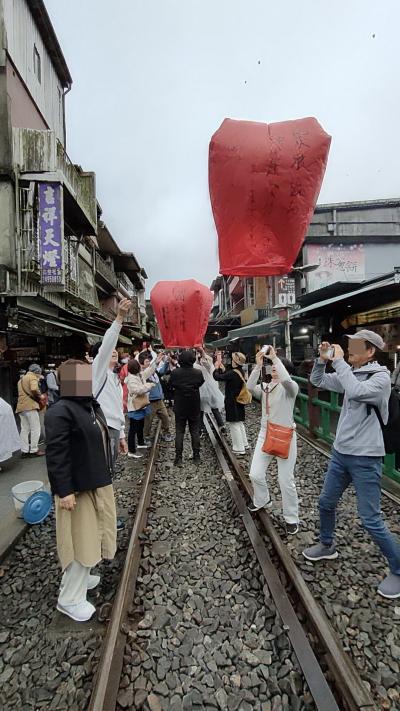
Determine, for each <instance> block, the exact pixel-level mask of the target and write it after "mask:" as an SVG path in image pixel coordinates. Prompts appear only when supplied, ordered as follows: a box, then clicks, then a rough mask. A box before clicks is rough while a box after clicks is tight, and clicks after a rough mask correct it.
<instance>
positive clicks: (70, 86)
mask: <svg viewBox="0 0 400 711" xmlns="http://www.w3.org/2000/svg"><path fill="white" fill-rule="evenodd" d="M71 89H72V84H68V86H67V88H66V89H65V91H63V95H62V97H63V134H64V150H65V151H67V125H66V122H65V97H66V96H67V94H68V93H69V92H70V91H71Z"/></svg>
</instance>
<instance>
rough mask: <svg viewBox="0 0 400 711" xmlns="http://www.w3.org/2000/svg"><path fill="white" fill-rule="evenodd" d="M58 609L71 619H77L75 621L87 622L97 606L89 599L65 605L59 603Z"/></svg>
mask: <svg viewBox="0 0 400 711" xmlns="http://www.w3.org/2000/svg"><path fill="white" fill-rule="evenodd" d="M57 610H58V611H59V612H62V613H63V615H67V616H68V617H70V618H71V620H75V622H87V621H88V620H90V618H91V617H93V615H94V613H95V612H96V608H95V606H94V605H92V604H91V603H90V602H88V601H87V600H85V601H84V602H79V603H78V604H77V605H64V606H63V605H60V603H57Z"/></svg>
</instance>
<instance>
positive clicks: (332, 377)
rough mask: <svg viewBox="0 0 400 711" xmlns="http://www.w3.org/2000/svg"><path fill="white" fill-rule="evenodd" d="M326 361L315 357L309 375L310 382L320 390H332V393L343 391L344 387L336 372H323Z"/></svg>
mask: <svg viewBox="0 0 400 711" xmlns="http://www.w3.org/2000/svg"><path fill="white" fill-rule="evenodd" d="M325 368H326V361H324V360H321V359H320V358H317V360H316V361H315V363H314V367H313V369H312V371H311V375H310V383H311V384H312V385H315V387H316V388H320V390H332V391H333V392H334V393H343V392H344V388H343V385H342V384H341V382H340V378H339V376H338V375H337V374H336V373H325Z"/></svg>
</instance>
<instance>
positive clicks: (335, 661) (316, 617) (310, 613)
mask: <svg viewBox="0 0 400 711" xmlns="http://www.w3.org/2000/svg"><path fill="white" fill-rule="evenodd" d="M205 421H206V427H207V431H208V433H209V435H210V432H211V427H212V430H213V431H212V432H211V435H212V437H213V438H214V440H215V441H216V440H218V441H219V443H220V445H221V446H220V447H219V448H220V449H221V447H222V448H223V450H224V452H225V455H226V457H227V458H228V460H229V462H230V465H231V467H232V469H233V471H234V473H235V474H236V476H237V478H238V479H239V481H240V483H241V484H242V486H243V488H244V490H245V492H246V494H247V495H248V496H249V497H250V498H252V494H253V489H252V486H251V483H250V481H249V479H248V477H247V476H246V475H245V474H244V471H243V469H242V467H241V466H240V464H239V462H238V460H237V459H236V457H235V456H234V454H233V453H232V452H231V450H230V447H229V445H228V443H227V441H226V440H225V438H224V437H223V436H222V435H221V434H220V432H219V431H218V428H217V427H216V424H215V422H214V421H213V419H212V418H211V417H209V416H207V417H206V418H205ZM212 437H211V436H210V439H211V441H212ZM217 456H218V453H217ZM218 458H219V460H220V457H218ZM222 460H223V461H224V462H225V459H224V458H223V457H222ZM220 461H221V460H220ZM221 466H222V462H221ZM225 467H226V463H225ZM225 472H226V473H225ZM224 474H225V477H226V479H227V481H228V485H229V487H230V488H231V491H232V481H233V477H232V474H231V472H230V470H229V475H230V478H229V475H228V472H227V471H226V469H225V470H224ZM230 479H231V480H232V481H230ZM238 493H239V490H238ZM239 496H240V498H241V499H242V502H243V505H244V506H245V513H246V516H244V517H243V521H244V524H245V526H246V520H248V516H250V518H251V515H250V513H249V512H248V509H247V506H246V505H245V504H244V500H243V498H242V496H241V494H240V493H239ZM242 511H243V506H241V512H242ZM258 518H259V520H260V522H261V524H262V527H263V528H264V530H265V532H266V533H267V534H268V536H269V538H270V541H271V543H272V545H273V547H274V549H275V551H276V553H277V554H278V557H279V559H280V561H281V563H282V565H283V567H284V569H285V571H286V574H287V576H288V578H289V580H290V582H291V584H292V585H293V587H294V588H295V590H296V592H297V595H298V597H299V599H300V601H301V603H302V605H303V607H304V609H305V611H306V614H307V618H308V620H309V621H310V622H311V624H312V627H313V629H314V631H315V632H316V634H317V636H318V639H319V641H320V643H321V645H322V647H323V648H324V650H325V652H326V658H327V660H328V662H329V667H330V671H331V672H332V675H333V677H334V679H335V684H336V688H337V689H338V692H339V693H340V695H341V696H342V697H343V698H342V700H343V701H344V702H345V703H346V707H345V708H347V709H349V710H351V711H375V710H376V705H375V702H374V700H373V699H372V697H371V695H370V694H369V692H368V690H367V688H366V687H365V685H364V684H363V681H362V679H361V677H360V675H359V673H358V671H357V669H356V667H355V665H354V664H353V662H352V661H351V659H350V658H349V657H348V655H347V654H346V653H345V651H344V650H343V646H342V644H341V641H340V638H339V637H338V635H337V633H336V632H335V630H334V629H333V627H332V625H331V623H330V622H329V619H328V618H327V616H326V614H325V612H324V611H323V610H322V608H321V607H320V605H319V604H318V602H317V601H316V599H315V598H314V596H313V595H312V593H311V591H310V590H309V588H308V586H307V584H306V582H305V581H304V578H303V576H302V575H301V573H300V571H299V570H298V568H297V566H296V564H295V563H294V561H293V559H292V557H291V555H290V553H289V552H288V549H287V547H286V545H285V544H284V542H283V541H282V539H281V537H280V536H279V534H278V532H277V530H276V528H275V526H274V525H273V523H272V521H271V518H270V516H269V515H268V513H267V512H266V511H265V510H261V511H259V512H258ZM253 526H254V522H253ZM246 528H247V526H246ZM261 541H262V539H261ZM262 545H263V547H264V548H265V544H264V541H262ZM257 550H258V547H257ZM257 550H256V549H255V551H256V554H257V557H258V553H257ZM272 565H273V564H272ZM273 568H274V570H275V566H273ZM279 582H280V581H279ZM267 583H268V579H267ZM280 584H281V583H280ZM271 594H272V595H273V597H274V594H273V591H272V589H271ZM285 595H286V593H285ZM274 599H275V598H274ZM275 604H276V606H277V609H278V611H279V606H278V604H277V601H276V600H275ZM281 616H282V615H281ZM296 619H297V617H296ZM304 634H305V633H304ZM288 635H289V637H290V629H289V631H288ZM306 640H307V643H308V644H309V642H308V639H307V637H306ZM292 644H293V648H294V651H295V653H296V656H297V658H298V660H299V664H300V666H301V667H302V669H303V673H304V675H305V677H306V679H307V683H308V684H309V686H310V691H311V693H312V694H313V697H314V701H315V703H316V705H317V707H318V709H321V711H326V709H328V708H329V707H328V705H327V699H326V698H322V702H321V700H320V695H319V688H318V687H317V692H318V698H316V697H315V696H314V693H313V689H312V688H311V684H310V681H309V679H308V678H307V676H306V671H305V669H304V668H303V663H302V659H301V658H300V657H299V652H298V649H297V648H296V647H295V644H294V643H293V640H292ZM300 654H302V649H300ZM314 660H315V662H314V663H316V664H317V665H318V667H319V664H318V662H317V660H316V659H315V657H314ZM309 664H310V661H309V660H308V661H307V666H306V669H308V668H309V666H308V665H309ZM321 673H322V672H321ZM324 680H325V684H326V685H327V682H326V679H325V677H324ZM313 681H314V679H313ZM328 688H329V687H328ZM329 692H330V694H332V692H331V691H330V689H329ZM335 703H336V701H335ZM336 708H339V707H337V706H336Z"/></svg>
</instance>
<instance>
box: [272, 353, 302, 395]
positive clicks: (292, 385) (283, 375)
mask: <svg viewBox="0 0 400 711" xmlns="http://www.w3.org/2000/svg"><path fill="white" fill-rule="evenodd" d="M272 364H273V365H274V366H275V368H276V372H277V374H278V376H279V380H280V382H281V384H282V385H283V387H284V388H285V390H286V392H287V394H288V395H289V397H297V393H298V392H299V386H298V385H297V383H296V382H295V381H294V380H292V378H291V377H290V375H289V373H288V371H287V370H286V368H285V366H284V365H283V363H282V361H281V360H280V358H278V356H277V355H276V356H275V357H274V358H272Z"/></svg>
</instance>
